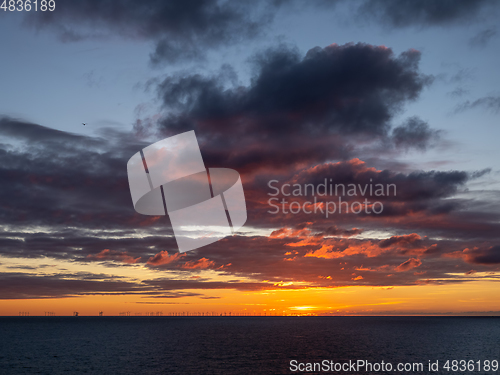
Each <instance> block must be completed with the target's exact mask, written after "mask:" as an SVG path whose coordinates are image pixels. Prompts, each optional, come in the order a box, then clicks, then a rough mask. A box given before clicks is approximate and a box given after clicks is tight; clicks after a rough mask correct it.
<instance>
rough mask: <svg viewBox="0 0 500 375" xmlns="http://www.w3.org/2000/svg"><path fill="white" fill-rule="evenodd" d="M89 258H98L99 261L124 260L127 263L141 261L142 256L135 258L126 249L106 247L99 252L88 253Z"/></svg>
mask: <svg viewBox="0 0 500 375" xmlns="http://www.w3.org/2000/svg"><path fill="white" fill-rule="evenodd" d="M87 259H90V260H97V261H103V260H112V261H118V262H123V263H126V264H134V263H137V262H139V260H140V259H141V258H140V257H139V258H135V259H134V257H132V256H130V255H129V254H127V253H126V252H124V251H116V250H109V249H104V250H103V251H101V252H100V253H98V254H89V255H87Z"/></svg>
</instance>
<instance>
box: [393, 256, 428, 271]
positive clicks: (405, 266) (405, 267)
mask: <svg viewBox="0 0 500 375" xmlns="http://www.w3.org/2000/svg"><path fill="white" fill-rule="evenodd" d="M421 264H422V261H421V260H420V259H415V258H411V259H408V260H407V261H406V262H403V263H401V264H400V265H399V266H397V267H396V271H397V272H405V271H409V270H411V269H413V268H417V267H419V266H420V265H421Z"/></svg>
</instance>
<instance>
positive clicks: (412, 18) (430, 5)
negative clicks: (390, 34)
mask: <svg viewBox="0 0 500 375" xmlns="http://www.w3.org/2000/svg"><path fill="white" fill-rule="evenodd" d="M496 6H498V3H497V2H496V1H494V0H443V1H433V0H366V1H365V2H364V3H363V4H361V5H360V7H359V8H358V10H357V12H358V16H360V17H362V19H363V20H368V19H369V20H376V21H377V22H378V23H380V24H382V25H384V26H386V27H393V28H404V27H409V26H447V25H451V24H463V23H471V22H476V21H479V20H480V19H481V16H485V15H488V13H490V12H494V8H495V7H496Z"/></svg>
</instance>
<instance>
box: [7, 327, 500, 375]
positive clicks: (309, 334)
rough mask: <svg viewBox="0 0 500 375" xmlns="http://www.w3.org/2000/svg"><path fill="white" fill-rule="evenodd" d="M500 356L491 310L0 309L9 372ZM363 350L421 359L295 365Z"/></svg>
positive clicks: (256, 369) (239, 370) (235, 368)
mask: <svg viewBox="0 0 500 375" xmlns="http://www.w3.org/2000/svg"><path fill="white" fill-rule="evenodd" d="M499 356H500V318H494V317H0V374H2V375H3V374H16V375H17V374H48V375H54V374H134V375H140V374H293V373H309V374H325V373H332V374H333V373H337V374H494V373H500V372H493V371H491V370H492V368H490V371H485V369H484V368H481V369H478V361H480V362H479V364H480V365H481V366H484V364H485V362H484V361H485V360H487V361H491V360H497V361H498V360H499V359H500V358H499ZM357 360H366V361H368V362H370V363H371V364H372V366H373V364H375V363H379V364H380V363H381V362H382V361H384V363H385V364H387V363H390V364H391V365H392V366H396V365H397V364H398V363H401V364H406V363H422V364H423V365H424V369H423V371H418V368H416V371H397V370H396V368H393V369H392V371H387V368H385V371H384V369H380V370H379V371H375V369H374V368H372V371H367V370H366V369H364V368H361V369H360V370H359V371H357V370H356V371H353V368H352V367H351V368H350V369H346V371H338V372H335V371H321V369H319V368H318V367H317V368H316V370H317V371H313V370H314V368H309V370H311V371H298V370H299V368H300V369H303V370H307V367H306V366H307V363H311V364H312V363H322V361H327V362H328V363H329V364H330V365H331V364H332V363H345V362H349V361H354V362H356V361H357ZM447 360H450V361H452V360H458V361H459V360H464V361H473V363H474V364H475V365H474V366H475V368H474V370H473V371H469V370H466V371H460V368H458V369H457V368H455V369H457V371H452V370H453V368H451V367H450V369H449V371H447V370H446V369H444V368H443V366H444V364H445V362H446V361H447ZM291 361H296V362H292V363H293V364H294V365H292V364H291ZM330 361H331V362H330ZM429 361H431V362H432V363H434V362H436V361H439V362H438V365H439V370H438V371H431V370H429V369H428V364H429ZM468 363H469V365H470V364H471V362H468ZM299 366H302V367H299ZM311 366H312V365H311ZM316 366H318V365H316ZM450 366H451V362H450ZM325 369H326V368H325V367H323V370H325ZM331 369H333V370H334V369H335V368H334V367H331V368H328V370H331ZM292 370H296V371H292Z"/></svg>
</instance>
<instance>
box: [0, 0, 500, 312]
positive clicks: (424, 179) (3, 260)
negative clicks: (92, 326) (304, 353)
mask: <svg viewBox="0 0 500 375" xmlns="http://www.w3.org/2000/svg"><path fill="white" fill-rule="evenodd" d="M499 16H500V2H498V1H487V0H483V1H481V0H477V1H470V0H458V1H440V2H434V1H427V0H421V1H409V0H404V1H396V0H355V1H346V0H338V1H321V0H313V1H307V2H306V1H303V2H302V1H286V2H283V1H269V2H266V1H246V0H245V1H238V2H229V1H227V2H225V1H214V0H188V1H179V2H169V1H163V0H145V1H140V2H139V1H129V0H123V1H120V0H88V1H84V0H82V1H70V0H56V8H55V11H53V12H48V11H46V12H41V11H38V12H34V11H31V12H26V11H12V12H11V11H8V10H7V11H4V10H3V9H2V10H0V46H1V55H0V56H1V61H2V63H1V65H0V67H1V68H0V315H18V314H19V312H29V313H30V315H44V314H45V313H46V312H55V314H56V315H71V314H73V312H74V311H78V312H79V313H80V314H81V315H97V314H98V313H99V311H103V312H104V315H118V314H120V313H123V312H130V315H135V314H143V315H144V314H146V313H149V312H155V313H156V312H163V315H168V314H170V313H190V314H193V313H204V314H207V313H209V314H212V313H216V314H221V313H222V314H224V313H227V314H229V313H231V314H257V315H259V314H261V315H264V314H266V315H400V314H405V315H406V314H418V315H420V314H423V315H428V314H465V315H469V314H475V315H477V314H481V315H500V299H499V298H498V296H499V295H500V283H499V281H500V147H499V146H498V140H499V139H500V126H499V125H500V124H499V115H500V74H499V73H498V69H499V67H500V25H499V22H498V20H499V19H500V18H499ZM82 123H86V126H83V125H82ZM190 130H194V131H195V133H196V137H197V139H198V142H199V145H200V149H201V154H202V157H203V160H204V163H205V165H206V167H207V168H232V169H234V170H236V171H238V172H239V174H240V176H241V179H242V183H243V189H244V192H245V198H246V206H247V212H248V220H247V222H246V224H245V226H244V227H243V228H242V229H241V230H240V231H238V233H236V234H235V235H233V236H231V237H226V238H224V239H222V240H220V241H218V242H215V243H213V244H211V245H208V246H206V247H202V248H199V249H197V250H193V251H188V252H186V253H179V251H178V247H177V242H176V239H175V237H174V236H173V231H172V228H171V225H170V220H169V217H168V216H145V215H141V214H139V213H137V212H135V210H134V207H133V204H132V199H131V195H130V189H129V184H128V179H127V161H128V160H129V159H130V157H132V155H134V154H135V153H137V152H138V151H139V150H141V149H143V148H144V147H146V146H147V145H149V144H151V143H154V142H156V141H159V140H161V139H164V138H166V137H169V136H173V135H176V134H180V133H183V132H186V131H190ZM325 179H327V181H329V182H331V183H332V184H344V185H345V186H348V185H349V184H354V185H355V186H361V187H363V186H366V185H367V184H368V186H369V185H370V184H373V185H375V184H379V185H382V186H388V185H393V186H396V194H386V195H383V196H377V197H373V196H372V197H367V198H368V199H369V200H371V201H375V200H376V201H379V202H380V204H381V205H383V211H382V212H381V213H380V214H373V213H371V214H367V213H364V212H361V213H359V214H355V213H352V212H350V213H338V212H336V213H334V214H330V215H328V217H327V216H326V215H325V214H322V213H321V212H318V209H319V208H320V207H321V208H325V205H324V204H325V202H324V201H333V202H338V199H339V197H338V196H327V197H324V196H323V197H322V196H317V197H316V198H317V201H318V202H319V203H318V205H317V207H316V211H317V212H316V213H314V211H312V212H311V213H306V212H304V211H303V210H301V211H300V212H297V213H295V214H292V213H284V212H283V211H282V210H279V212H278V213H271V212H270V211H273V212H274V208H273V206H271V205H270V204H269V199H270V198H273V197H274V196H273V195H271V194H274V191H275V190H273V189H272V188H270V186H269V183H270V181H275V182H274V183H272V185H273V186H276V187H278V188H279V189H280V188H281V186H283V185H284V184H290V187H288V185H287V188H285V191H284V192H285V193H288V192H290V193H291V192H292V191H293V187H292V185H293V184H297V185H299V186H304V185H306V184H310V185H311V184H312V186H314V187H316V188H317V187H318V186H319V185H320V184H323V183H324V181H325ZM277 198H278V199H279V200H280V201H281V199H286V201H287V202H288V203H287V205H288V204H289V203H291V202H297V203H296V206H299V205H300V207H309V208H311V209H314V204H313V203H311V204H309V203H305V202H311V201H312V199H314V197H311V196H301V195H296V196H293V195H291V196H283V194H281V192H280V193H279V194H278V196H277ZM341 198H342V199H343V200H344V201H345V202H348V203H349V204H352V203H353V202H363V201H364V199H365V197H361V196H359V194H358V196H349V195H347V196H342V197H341ZM274 202H276V201H274ZM322 202H323V203H322ZM304 204H305V206H303V205H304ZM280 207H281V206H280ZM370 207H373V206H370ZM287 208H288V206H287ZM287 212H288V209H287Z"/></svg>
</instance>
